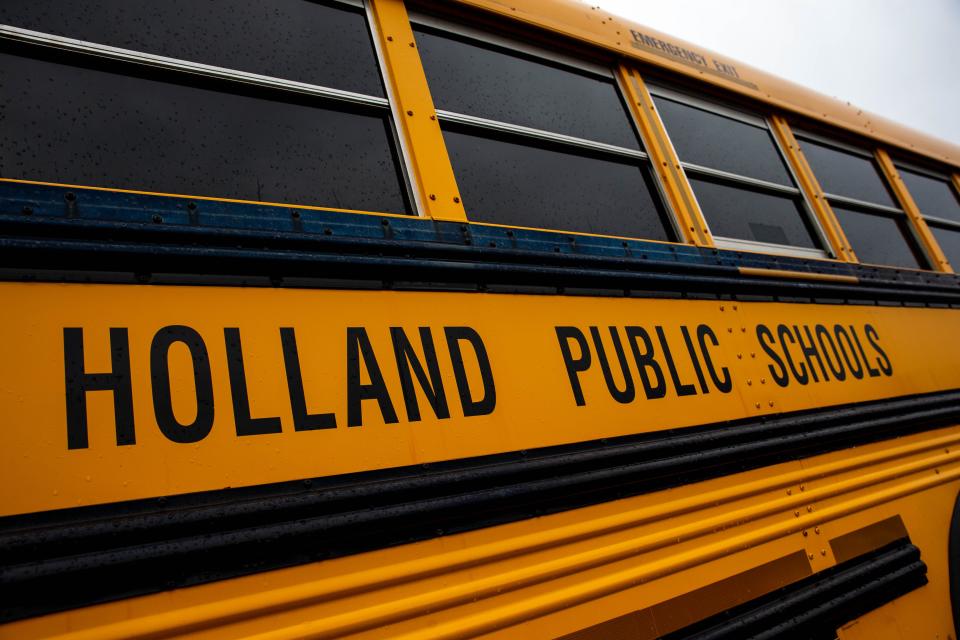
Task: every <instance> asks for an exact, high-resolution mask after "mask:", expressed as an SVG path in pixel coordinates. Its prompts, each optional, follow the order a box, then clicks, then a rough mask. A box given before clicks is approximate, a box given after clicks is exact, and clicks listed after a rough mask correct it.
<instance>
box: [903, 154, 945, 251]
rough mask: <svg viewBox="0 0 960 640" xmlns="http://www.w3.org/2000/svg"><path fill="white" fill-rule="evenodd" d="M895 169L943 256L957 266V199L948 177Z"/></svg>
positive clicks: (910, 169)
mask: <svg viewBox="0 0 960 640" xmlns="http://www.w3.org/2000/svg"><path fill="white" fill-rule="evenodd" d="M897 171H898V172H899V173H900V177H901V178H902V179H903V183H904V185H906V187H907V191H909V192H910V195H911V197H913V201H914V202H916V204H917V207H918V208H919V209H920V213H921V215H923V218H924V220H926V222H927V226H928V227H930V231H931V232H933V235H934V237H935V238H936V239H937V243H938V244H939V245H940V248H941V249H942V250H943V252H944V253H945V254H946V256H947V259H948V260H950V261H951V262H952V263H953V264H954V266H955V268H956V267H957V266H960V199H958V196H957V192H956V189H954V187H953V186H952V185H951V184H950V179H949V178H946V177H944V176H941V175H938V174H936V173H932V172H928V171H925V170H923V169H920V168H917V167H910V168H904V167H903V166H901V165H899V164H898V165H897Z"/></svg>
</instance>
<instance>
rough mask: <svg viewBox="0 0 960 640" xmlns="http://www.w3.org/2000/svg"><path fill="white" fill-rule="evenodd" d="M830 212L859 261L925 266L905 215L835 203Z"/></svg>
mask: <svg viewBox="0 0 960 640" xmlns="http://www.w3.org/2000/svg"><path fill="white" fill-rule="evenodd" d="M833 212H834V213H835V214H836V215H837V219H838V220H839V221H840V226H841V227H843V232H844V234H846V236H847V240H849V241H850V245H851V246H852V247H853V250H854V252H855V253H856V254H857V258H858V259H859V260H860V262H864V263H867V264H883V265H892V266H897V267H911V268H914V269H925V268H927V261H926V260H925V259H924V257H923V252H922V251H921V250H920V248H919V247H917V246H916V243H915V242H914V240H913V235H912V234H911V233H910V228H909V226H908V224H907V217H906V215H905V214H890V215H886V214H881V213H879V212H876V213H865V212H862V211H856V210H854V209H848V208H845V207H839V206H837V205H833Z"/></svg>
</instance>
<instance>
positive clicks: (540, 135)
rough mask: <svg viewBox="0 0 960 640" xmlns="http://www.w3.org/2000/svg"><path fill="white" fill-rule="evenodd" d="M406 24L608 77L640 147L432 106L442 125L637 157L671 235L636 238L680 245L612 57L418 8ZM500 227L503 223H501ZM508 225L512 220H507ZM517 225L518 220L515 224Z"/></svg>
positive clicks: (677, 224) (673, 215)
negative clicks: (570, 50) (588, 55)
mask: <svg viewBox="0 0 960 640" xmlns="http://www.w3.org/2000/svg"><path fill="white" fill-rule="evenodd" d="M409 18H410V24H411V26H422V27H427V28H428V29H434V30H436V31H440V32H441V33H442V32H446V33H451V34H453V35H455V36H459V37H461V38H464V39H466V40H471V41H474V42H477V43H479V44H480V45H485V46H491V45H492V46H493V47H496V48H499V49H502V50H503V51H504V52H506V53H507V54H511V53H520V54H522V55H526V56H529V57H532V58H539V59H541V60H543V61H545V62H547V63H550V64H552V65H555V66H560V67H568V68H570V69H573V70H575V71H576V72H578V73H581V74H587V75H591V76H594V77H596V78H600V79H602V80H605V81H611V82H612V83H613V84H614V86H615V88H616V91H617V94H618V98H619V99H620V104H621V106H622V107H623V110H624V115H625V116H626V118H627V120H628V122H629V123H630V128H631V130H632V131H633V133H634V135H635V136H636V137H637V140H639V141H640V143H641V146H642V147H643V149H630V148H627V147H620V146H618V145H614V144H610V143H606V142H598V141H595V140H589V139H587V138H580V137H577V136H570V135H566V134H562V133H555V132H552V131H547V130H545V129H537V128H535V127H528V126H525V125H518V124H513V123H509V122H503V121H501V120H492V119H489V118H483V117H480V116H472V115H469V114H465V113H459V112H455V111H449V110H445V109H437V108H435V109H434V111H435V112H436V115H437V121H438V122H439V123H440V124H441V125H442V124H443V123H450V124H453V125H461V126H465V127H467V128H468V129H471V130H475V131H478V132H480V131H484V130H486V131H492V132H495V133H501V134H502V133H506V134H509V135H516V136H518V137H520V138H525V139H527V140H534V141H539V142H546V143H549V144H551V145H555V146H556V147H558V148H561V149H563V148H575V149H576V148H579V149H583V150H587V151H591V152H593V153H597V154H600V155H602V156H618V157H621V158H629V159H631V160H633V161H636V162H637V164H638V166H644V165H645V167H644V170H647V171H649V173H650V176H651V179H652V182H653V183H654V184H655V185H656V190H657V192H656V193H655V194H651V197H653V198H659V204H660V205H661V206H662V207H663V209H664V212H665V214H666V215H665V217H666V221H667V222H668V223H669V224H668V228H666V231H667V234H668V235H672V236H673V238H675V239H674V240H665V241H664V240H658V239H652V238H639V239H641V240H648V241H651V242H669V243H673V244H684V243H685V242H684V240H683V238H684V234H683V229H682V227H681V225H680V222H679V220H678V219H677V215H676V212H675V211H674V210H673V207H672V205H671V203H670V200H669V199H668V198H667V197H666V191H665V187H664V185H663V181H662V178H661V176H660V174H659V172H658V171H657V170H656V166H655V165H654V163H653V159H652V158H651V157H650V154H649V153H648V152H647V151H646V149H649V148H650V144H651V143H650V141H648V140H647V139H646V137H645V136H644V135H643V132H642V130H641V127H640V126H639V124H638V123H637V121H636V118H635V117H634V115H633V112H632V111H631V109H630V106H629V101H628V95H629V93H628V91H627V88H626V87H625V86H624V83H623V79H622V78H621V77H620V74H619V73H617V67H618V63H617V62H616V61H612V62H611V63H610V65H609V66H607V65H603V64H600V63H596V62H591V61H589V60H584V59H582V58H578V57H576V56H572V55H569V54H567V53H564V52H563V51H560V50H555V49H548V48H546V47H540V46H538V45H535V44H531V43H529V42H522V41H520V40H519V39H515V38H511V37H506V36H502V35H499V34H496V33H493V32H492V31H487V30H484V29H477V28H474V27H470V26H466V25H464V24H462V23H459V22H456V21H453V20H448V19H446V18H443V17H439V16H436V15H433V14H429V13H424V12H422V11H417V10H411V11H410V12H409ZM467 220H470V212H469V210H467ZM472 222H475V223H477V224H495V223H486V222H480V221H472ZM500 226H503V225H500ZM507 226H511V225H507ZM514 226H518V227H519V226H522V225H514ZM545 229H546V230H548V231H561V232H565V233H583V232H574V231H569V230H565V229H547V228H545ZM587 235H609V236H610V237H625V236H619V235H616V234H587Z"/></svg>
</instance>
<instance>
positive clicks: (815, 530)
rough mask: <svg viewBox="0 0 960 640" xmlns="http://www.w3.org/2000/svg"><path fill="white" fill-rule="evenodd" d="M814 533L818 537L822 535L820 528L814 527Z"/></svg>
mask: <svg viewBox="0 0 960 640" xmlns="http://www.w3.org/2000/svg"><path fill="white" fill-rule="evenodd" d="M813 532H814V533H815V534H817V535H820V527H814V528H813Z"/></svg>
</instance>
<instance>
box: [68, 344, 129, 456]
mask: <svg viewBox="0 0 960 640" xmlns="http://www.w3.org/2000/svg"><path fill="white" fill-rule="evenodd" d="M110 363H111V367H112V369H111V371H109V372H106V373H87V371H86V368H85V365H84V358H83V329H79V328H65V329H64V330H63V370H64V379H65V382H66V401H67V448H68V449H86V448H87V447H88V446H89V445H88V439H87V392H88V391H112V392H113V414H114V424H115V429H116V434H117V445H118V446H122V445H128V444H136V443H137V436H136V431H135V429H134V424H133V384H132V382H131V379H130V342H129V338H128V336H127V330H126V329H124V328H111V329H110Z"/></svg>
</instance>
